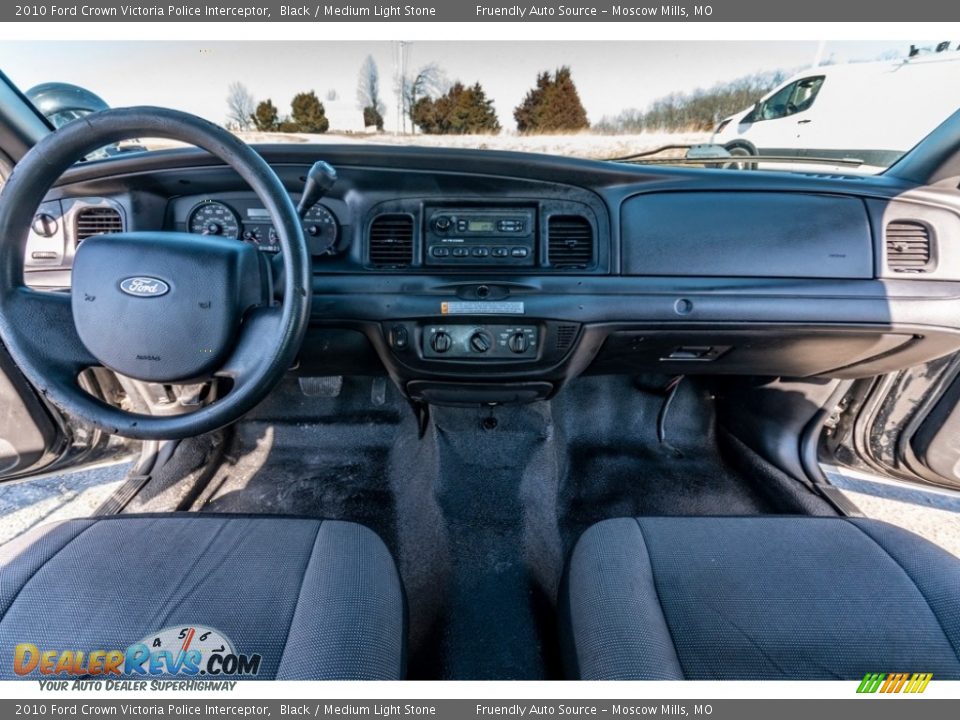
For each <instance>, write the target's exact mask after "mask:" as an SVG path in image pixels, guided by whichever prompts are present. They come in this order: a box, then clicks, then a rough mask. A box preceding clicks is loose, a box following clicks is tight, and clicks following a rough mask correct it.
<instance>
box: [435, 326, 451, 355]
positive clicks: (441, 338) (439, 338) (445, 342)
mask: <svg viewBox="0 0 960 720" xmlns="http://www.w3.org/2000/svg"><path fill="white" fill-rule="evenodd" d="M451 345H453V339H452V338H451V337H450V335H449V334H448V333H445V332H443V331H442V330H441V331H440V332H438V333H436V334H435V335H434V336H433V337H432V338H431V339H430V347H432V348H433V351H434V352H438V353H445V352H446V351H447V350H449V349H450V346H451Z"/></svg>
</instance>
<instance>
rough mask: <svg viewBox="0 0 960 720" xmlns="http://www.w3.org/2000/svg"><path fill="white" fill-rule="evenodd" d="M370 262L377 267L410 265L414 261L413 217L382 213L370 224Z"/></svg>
mask: <svg viewBox="0 0 960 720" xmlns="http://www.w3.org/2000/svg"><path fill="white" fill-rule="evenodd" d="M369 238H370V263H371V264H372V265H376V266H377V267H384V268H401V267H409V265H410V264H411V263H412V262H413V218H412V217H411V216H410V215H400V214H395V215H380V216H379V217H377V218H376V219H374V221H373V222H372V223H371V224H370V236H369Z"/></svg>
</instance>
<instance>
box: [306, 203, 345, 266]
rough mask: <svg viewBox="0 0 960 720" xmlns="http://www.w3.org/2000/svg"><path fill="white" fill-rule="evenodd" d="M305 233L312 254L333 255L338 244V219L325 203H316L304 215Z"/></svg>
mask: <svg viewBox="0 0 960 720" xmlns="http://www.w3.org/2000/svg"><path fill="white" fill-rule="evenodd" d="M303 235H304V237H305V238H306V239H307V245H309V246H310V254H311V255H332V254H333V253H334V252H335V249H336V245H337V219H336V218H335V217H334V216H333V213H332V212H330V211H329V210H328V209H327V208H325V207H324V206H323V205H314V206H313V207H312V208H310V209H309V210H307V214H306V215H304V216H303Z"/></svg>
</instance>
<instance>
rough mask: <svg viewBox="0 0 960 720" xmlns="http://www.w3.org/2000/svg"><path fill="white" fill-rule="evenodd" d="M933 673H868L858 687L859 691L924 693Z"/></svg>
mask: <svg viewBox="0 0 960 720" xmlns="http://www.w3.org/2000/svg"><path fill="white" fill-rule="evenodd" d="M932 679H933V673H912V674H911V673H889V674H888V673H867V674H866V675H864V676H863V680H861V681H860V685H859V686H858V687H857V692H858V693H876V692H879V693H886V694H892V693H911V694H918V693H922V692H923V691H924V690H926V689H927V685H928V684H929V683H930V680H932Z"/></svg>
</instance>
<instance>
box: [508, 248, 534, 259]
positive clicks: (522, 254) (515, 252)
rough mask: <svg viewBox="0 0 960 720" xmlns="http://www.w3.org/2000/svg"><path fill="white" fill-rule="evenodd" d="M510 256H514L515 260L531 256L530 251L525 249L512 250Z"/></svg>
mask: <svg viewBox="0 0 960 720" xmlns="http://www.w3.org/2000/svg"><path fill="white" fill-rule="evenodd" d="M510 254H511V255H513V257H515V258H525V257H526V256H527V255H529V254H530V251H529V250H527V248H524V247H515V248H513V249H511V250H510Z"/></svg>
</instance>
